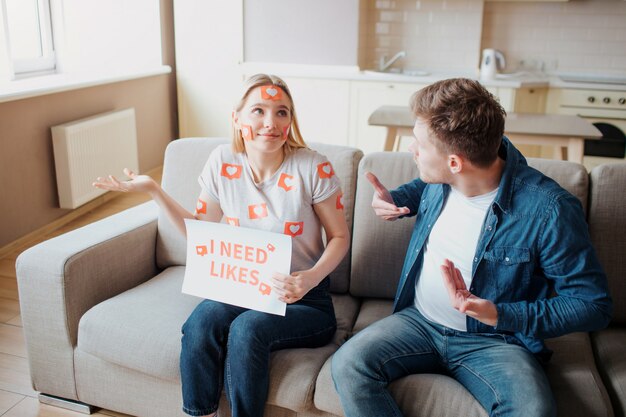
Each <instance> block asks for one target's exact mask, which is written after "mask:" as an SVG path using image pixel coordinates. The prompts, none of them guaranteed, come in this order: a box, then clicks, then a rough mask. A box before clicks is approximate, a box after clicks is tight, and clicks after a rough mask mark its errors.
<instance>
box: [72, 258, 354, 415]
mask: <svg viewBox="0 0 626 417" xmlns="http://www.w3.org/2000/svg"><path fill="white" fill-rule="evenodd" d="M183 277H184V267H181V266H178V267H170V268H167V269H166V270H165V271H163V272H161V273H160V274H159V275H157V276H156V277H154V278H153V279H151V280H149V281H147V282H145V283H143V284H141V285H139V286H137V287H135V288H132V289H130V290H128V291H125V292H123V293H121V294H119V295H117V296H115V297H113V298H110V299H108V300H106V301H104V302H102V303H100V304H98V305H96V306H94V307H93V308H91V309H90V310H89V311H87V312H86V313H85V314H84V315H83V317H82V318H81V320H80V324H79V329H78V344H77V351H79V352H77V353H78V354H80V355H83V356H86V357H92V358H93V359H95V358H97V359H99V360H101V361H104V362H108V363H111V364H115V365H117V366H119V367H122V368H128V369H130V370H134V371H138V372H140V373H143V374H146V375H148V376H150V377H154V378H158V379H162V380H166V381H172V382H177V383H179V381H180V371H179V356H180V339H181V328H182V325H183V323H184V322H185V320H186V319H187V317H188V316H189V315H190V314H191V312H192V311H193V309H194V308H195V306H196V305H197V304H198V303H199V302H200V301H201V300H200V299H199V298H197V297H193V296H189V295H185V294H182V293H181V292H180V289H181V287H182V283H183ZM333 304H334V306H335V312H336V315H337V323H338V330H337V332H336V333H335V337H334V339H333V340H332V341H331V343H329V344H328V345H326V346H324V347H322V348H319V349H285V350H281V351H277V352H274V353H273V354H272V360H271V368H270V375H271V381H272V382H271V388H270V393H269V396H268V404H270V405H276V406H279V407H284V408H286V409H290V410H294V411H304V410H305V409H307V408H310V406H311V404H312V402H313V391H314V387H315V381H316V379H317V375H318V373H319V371H320V369H321V368H322V365H323V364H324V362H325V361H326V359H328V358H329V357H330V356H331V355H332V354H333V353H334V352H335V351H336V350H337V349H338V348H339V345H340V344H341V343H342V342H343V341H345V340H346V339H347V336H348V332H349V330H350V329H351V328H352V325H353V324H354V321H355V318H356V314H357V311H358V308H359V303H358V302H357V300H356V299H355V298H353V297H351V296H349V295H341V294H333ZM120 323H123V324H124V325H120Z"/></svg>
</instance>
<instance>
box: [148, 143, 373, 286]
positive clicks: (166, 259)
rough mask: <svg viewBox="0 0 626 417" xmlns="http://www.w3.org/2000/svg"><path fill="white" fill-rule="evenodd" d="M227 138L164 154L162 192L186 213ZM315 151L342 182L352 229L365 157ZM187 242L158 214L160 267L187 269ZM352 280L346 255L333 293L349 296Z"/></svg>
mask: <svg viewBox="0 0 626 417" xmlns="http://www.w3.org/2000/svg"><path fill="white" fill-rule="evenodd" d="M227 142H228V140H227V139H225V138H184V139H178V140H175V141H173V142H171V143H170V144H169V145H168V147H167V149H166V151H165V160H164V164H163V179H162V182H161V184H162V187H163V189H164V190H165V191H166V192H167V193H168V194H169V195H171V196H172V197H173V198H174V199H175V200H176V201H178V202H179V203H180V204H181V205H182V206H183V207H185V208H186V209H187V210H189V211H191V212H193V210H194V209H195V206H196V201H197V198H198V195H199V194H200V185H199V184H198V176H199V175H200V173H201V172H202V168H203V167H204V165H205V163H206V161H207V159H208V157H209V154H210V153H211V151H212V150H213V149H215V147H216V146H218V145H220V144H223V143H227ZM310 147H311V148H312V149H315V150H317V151H318V152H320V153H322V154H324V155H326V157H328V159H329V160H330V162H331V164H332V165H333V168H334V170H335V174H336V175H337V177H338V178H339V180H340V181H341V185H342V189H343V193H344V196H343V204H344V207H345V208H344V213H345V214H346V220H347V221H348V224H349V225H350V228H351V226H352V213H353V211H354V193H355V189H356V183H355V182H356V180H355V178H356V170H357V167H358V164H359V161H360V159H361V157H362V156H363V153H362V152H361V151H360V150H358V149H355V148H349V147H346V146H337V145H325V144H310ZM186 248H187V247H186V243H185V238H184V237H183V236H182V235H181V234H180V233H179V232H178V230H177V229H176V228H175V227H174V226H173V225H172V224H171V223H170V222H169V220H168V219H167V218H166V217H165V215H164V214H163V213H159V221H158V238H157V264H158V266H159V267H160V268H166V267H168V266H173V265H184V264H185V262H186ZM349 276H350V256H349V255H347V256H346V258H345V259H344V260H343V261H342V263H341V264H340V265H339V266H338V268H337V269H336V270H335V271H334V272H333V274H332V275H331V278H332V279H331V290H332V291H334V292H346V291H347V290H348V283H349Z"/></svg>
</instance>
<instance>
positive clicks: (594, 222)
mask: <svg viewBox="0 0 626 417" xmlns="http://www.w3.org/2000/svg"><path fill="white" fill-rule="evenodd" d="M625 207H626V164H624V163H616V164H606V165H600V166H597V167H595V168H594V169H593V170H592V171H591V198H590V204H589V232H590V234H591V240H592V241H593V246H594V247H595V249H596V252H597V253H598V258H599V259H600V263H601V264H602V267H603V268H604V271H605V272H606V275H607V278H608V280H609V289H610V293H611V296H612V297H613V301H614V303H613V323H614V324H621V325H624V324H626V303H621V302H620V301H622V300H624V298H625V297H626V279H624V271H626V256H624V254H625V253H626V233H625V231H626V210H625V209H624V208H625Z"/></svg>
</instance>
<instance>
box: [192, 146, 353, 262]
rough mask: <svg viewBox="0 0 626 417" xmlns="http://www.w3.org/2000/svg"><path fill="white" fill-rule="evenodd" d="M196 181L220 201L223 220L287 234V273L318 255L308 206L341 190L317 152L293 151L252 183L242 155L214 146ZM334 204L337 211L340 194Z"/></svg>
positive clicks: (316, 226)
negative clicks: (269, 173)
mask: <svg viewBox="0 0 626 417" xmlns="http://www.w3.org/2000/svg"><path fill="white" fill-rule="evenodd" d="M198 181H199V182H200V186H201V187H202V188H203V189H204V190H205V191H206V192H207V193H208V194H209V196H211V198H213V199H214V200H215V201H217V202H218V203H219V204H220V207H221V208H222V212H223V213H224V219H223V221H224V222H225V223H229V224H231V225H234V226H242V227H249V228H253V229H260V230H267V231H271V232H276V233H284V234H287V235H290V236H292V258H291V272H295V271H302V270H306V269H309V268H311V267H313V265H315V263H316V262H317V261H318V259H319V258H320V257H321V255H322V252H323V251H324V243H323V242H322V234H321V230H322V229H321V222H320V220H319V218H318V217H317V215H316V214H315V211H314V210H313V205H314V204H317V203H320V202H322V201H324V200H326V199H327V198H329V197H331V196H332V195H333V194H335V193H336V192H337V191H338V190H340V189H341V185H340V183H339V179H338V178H337V176H336V175H335V173H334V170H333V167H332V166H331V164H330V162H328V160H327V159H326V157H324V156H323V155H321V154H319V153H317V152H315V151H313V150H310V149H304V148H301V149H297V150H295V151H294V152H291V153H289V154H287V155H286V156H285V159H284V161H283V163H282V164H281V166H280V167H279V168H278V170H277V171H276V172H275V173H274V175H273V176H272V177H271V178H269V179H267V180H265V181H263V182H261V183H259V184H256V183H255V182H254V176H253V175H252V170H251V168H250V164H249V163H248V159H247V156H246V154H245V153H244V152H242V153H233V151H232V148H231V145H220V146H218V147H217V148H216V149H215V150H213V152H211V155H210V156H209V159H208V161H207V163H206V165H205V166H204V169H203V170H202V174H200V177H199V178H198ZM335 207H336V208H337V209H338V210H343V202H342V200H341V195H339V196H338V198H337V201H336V203H335Z"/></svg>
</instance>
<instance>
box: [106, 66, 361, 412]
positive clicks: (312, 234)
mask: <svg viewBox="0 0 626 417" xmlns="http://www.w3.org/2000/svg"><path fill="white" fill-rule="evenodd" d="M232 126H233V129H232V144H231V145H222V146H219V147H217V148H216V149H215V150H214V151H213V152H212V153H211V155H210V156H209V160H208V161H207V163H206V166H205V167H204V170H203V171H202V174H201V175H200V178H199V182H200V185H201V189H202V190H201V192H200V196H199V198H198V203H197V206H196V210H195V213H190V212H188V211H187V210H185V209H184V208H183V207H181V206H180V205H179V204H178V203H177V202H176V201H174V200H173V199H172V198H171V197H169V196H168V195H167V194H166V193H165V192H164V191H163V190H162V189H161V187H160V186H159V185H158V184H157V183H156V182H155V181H154V180H153V179H152V178H150V177H148V176H145V175H136V174H135V173H133V172H131V171H129V170H125V173H126V175H128V177H129V178H130V180H128V181H119V180H117V179H116V178H115V177H113V176H109V177H107V178H98V179H97V181H96V182H94V186H96V187H99V188H103V189H106V190H114V191H142V192H148V193H150V195H151V196H152V198H153V199H154V200H155V201H156V202H157V203H158V204H159V206H160V207H161V209H162V210H164V211H165V213H166V214H167V216H168V218H169V219H170V220H171V221H172V222H174V223H175V224H176V225H177V227H178V228H179V229H180V231H181V232H182V233H185V225H184V219H185V218H196V219H199V220H206V221H212V222H219V221H221V220H222V219H224V220H225V222H227V223H229V224H231V225H234V226H244V227H251V228H256V229H262V230H268V231H273V232H278V233H285V234H288V235H290V236H292V238H293V241H292V248H293V253H292V261H291V271H292V272H291V274H290V275H283V274H278V273H276V274H274V276H273V277H272V282H273V286H274V291H276V292H277V293H278V294H279V295H280V299H281V300H282V301H284V302H286V303H287V312H286V314H285V316H284V317H283V316H277V315H273V314H268V313H262V312H258V311H254V310H248V309H245V308H242V307H237V306H232V305H228V304H224V303H220V302H217V301H212V300H204V301H202V302H201V303H200V304H199V305H198V306H197V307H196V309H195V310H194V311H193V313H192V314H191V316H190V317H189V318H188V319H187V322H186V323H185V324H184V326H183V329H182V332H183V337H182V351H181V358H180V369H181V379H182V385H183V386H182V391H183V410H184V411H185V412H186V413H187V414H189V415H193V416H205V415H208V416H213V415H215V414H216V411H217V407H218V403H219V399H220V395H221V391H222V388H224V389H225V390H226V396H227V398H228V401H229V403H230V406H231V410H232V414H233V416H234V417H237V416H262V415H263V410H264V407H265V401H266V399H267V393H268V388H269V359H270V352H271V351H274V350H279V349H285V348H297V347H318V346H323V345H325V344H327V343H328V342H329V341H330V339H331V338H332V336H333V334H334V333H335V329H336V321H335V314H334V310H333V305H332V301H331V298H330V295H329V293H328V287H329V278H328V274H329V273H330V272H331V271H333V270H334V269H335V268H336V267H337V265H338V264H339V262H340V261H341V260H342V259H343V257H344V256H345V254H346V252H347V251H348V246H349V233H348V227H347V225H346V222H345V219H344V214H343V205H342V202H341V197H342V193H341V189H340V184H339V180H338V179H337V177H336V176H335V174H334V171H333V168H332V166H331V164H330V163H329V162H328V160H327V159H326V158H325V157H324V156H322V155H320V154H318V153H317V152H315V151H312V150H310V149H308V148H307V146H306V144H305V142H304V140H303V139H302V137H301V135H300V130H299V128H298V121H297V118H296V114H295V110H294V105H293V101H292V98H291V93H290V92H289V89H288V88H287V85H286V84H285V82H284V81H283V80H281V79H280V78H278V77H275V76H271V75H265V74H258V75H255V76H252V77H250V78H249V79H248V80H247V82H246V84H245V88H244V94H243V96H242V97H241V100H240V101H239V103H238V104H237V106H236V108H235V110H234V111H233V117H232ZM322 227H323V228H324V231H325V233H326V239H327V244H326V246H325V247H324V244H323V242H322V234H321V229H322Z"/></svg>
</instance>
